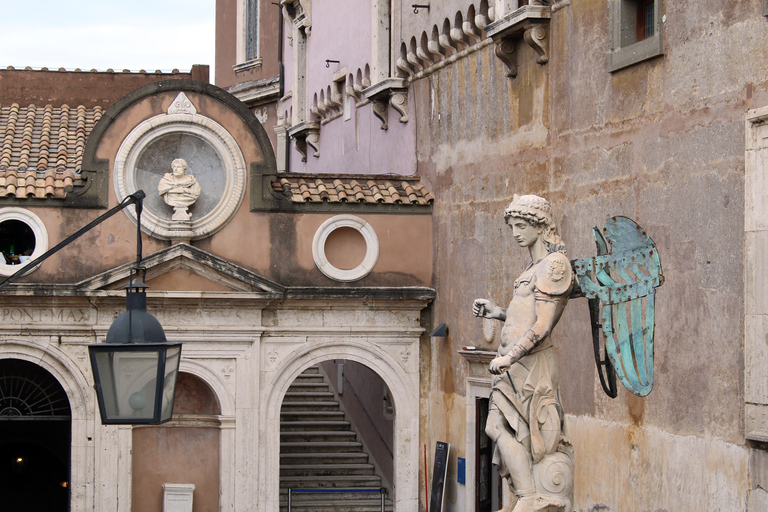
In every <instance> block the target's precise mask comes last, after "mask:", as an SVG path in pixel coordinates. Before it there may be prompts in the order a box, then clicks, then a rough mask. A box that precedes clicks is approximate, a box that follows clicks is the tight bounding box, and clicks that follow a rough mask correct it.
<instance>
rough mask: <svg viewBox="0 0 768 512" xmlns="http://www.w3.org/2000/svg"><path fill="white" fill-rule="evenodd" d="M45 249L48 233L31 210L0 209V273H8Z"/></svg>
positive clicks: (12, 272)
mask: <svg viewBox="0 0 768 512" xmlns="http://www.w3.org/2000/svg"><path fill="white" fill-rule="evenodd" d="M47 250H48V234H47V233H46V231H45V226H43V223H42V221H41V220H40V219H39V218H38V216H37V215H35V214H34V213H32V212H30V211H27V210H24V209H22V208H2V209H0V275H4V276H10V275H12V274H15V273H16V272H18V271H19V270H20V269H21V268H22V267H24V266H25V265H27V264H28V263H29V261H30V260H33V259H35V258H37V257H38V256H41V255H42V254H43V253H44V252H45V251H47Z"/></svg>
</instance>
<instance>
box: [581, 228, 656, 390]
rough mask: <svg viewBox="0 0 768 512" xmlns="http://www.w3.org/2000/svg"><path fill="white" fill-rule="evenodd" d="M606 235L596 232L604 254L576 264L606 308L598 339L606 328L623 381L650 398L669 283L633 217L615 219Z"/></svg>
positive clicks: (588, 292) (590, 294)
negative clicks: (661, 299)
mask: <svg viewBox="0 0 768 512" xmlns="http://www.w3.org/2000/svg"><path fill="white" fill-rule="evenodd" d="M603 233H604V236H605V238H604V239H603V236H601V235H600V233H599V232H598V231H597V228H595V240H596V242H597V249H598V250H597V252H598V256H596V257H594V258H582V259H578V260H574V261H572V262H571V264H572V265H573V269H574V272H575V274H576V277H577V279H578V282H579V287H580V288H581V291H582V293H583V294H584V296H586V297H587V298H588V299H590V302H591V303H592V302H593V301H594V300H598V301H599V302H600V304H601V305H602V315H601V317H600V318H601V322H602V323H601V324H597V323H596V322H595V321H594V319H593V325H592V328H593V331H595V332H593V334H594V335H595V338H597V337H599V333H598V332H596V330H598V329H600V328H602V331H603V336H604V337H605V351H606V353H607V354H608V357H609V359H610V363H611V366H613V368H614V369H615V371H616V374H617V375H618V377H619V380H620V381H621V383H622V384H623V385H624V387H626V388H627V389H628V390H629V391H631V392H632V393H634V394H636V395H638V396H646V395H647V394H648V393H650V392H651V389H652V388H653V337H654V325H655V292H654V289H655V288H656V287H658V286H661V285H662V284H663V282H664V276H663V274H662V270H661V261H660V259H659V253H658V251H657V250H656V244H654V243H653V240H651V238H650V237H649V236H648V235H647V233H646V232H645V230H644V229H643V228H641V227H640V226H638V225H637V223H635V222H634V221H633V220H631V219H629V218H627V217H613V218H611V219H609V220H608V222H606V224H605V227H604V228H603ZM606 241H607V243H609V244H610V252H608V247H607V244H606ZM595 350H596V352H595V355H596V360H597V358H598V349H597V348H596V349H595ZM605 363H606V362H603V363H602V364H605ZM600 364H601V362H600V361H598V366H600ZM606 366H607V365H606ZM600 378H601V381H602V382H603V388H604V389H605V390H606V393H608V394H609V395H611V396H616V394H615V390H613V393H611V392H609V389H608V388H606V383H605V379H604V377H603V374H602V373H601V375H600Z"/></svg>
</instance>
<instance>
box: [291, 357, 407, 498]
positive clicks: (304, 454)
mask: <svg viewBox="0 0 768 512" xmlns="http://www.w3.org/2000/svg"><path fill="white" fill-rule="evenodd" d="M394 420H395V411H394V404H393V401H392V396H391V392H390V391H389V388H388V387H387V385H386V383H385V382H384V380H383V379H382V378H381V377H380V376H379V375H378V374H377V373H376V372H375V371H373V370H372V369H370V368H369V367H368V366H366V365H364V364H362V363H359V362H356V361H352V360H348V359H330V360H326V361H323V362H320V363H318V364H315V365H312V366H310V367H308V368H306V369H305V370H304V371H303V372H302V373H301V374H299V375H298V376H297V377H296V378H295V379H294V381H293V383H292V384H291V386H290V387H289V388H288V391H287V392H286V394H285V396H284V398H283V403H282V407H281V414H280V488H281V495H282V498H281V505H282V508H281V509H285V508H286V506H287V500H288V496H287V494H288V490H289V489H291V494H292V497H291V499H292V506H293V509H295V510H310V509H311V510H316V511H317V510H323V511H324V510H329V511H332V510H335V509H336V507H337V506H338V505H339V504H342V503H343V504H344V506H345V507H346V508H345V510H350V511H355V510H371V509H373V508H375V509H376V510H380V508H379V507H380V504H381V500H382V498H384V501H385V504H386V508H385V509H386V510H391V507H392V500H391V498H392V497H391V496H390V494H391V493H392V491H393V487H392V482H393V481H394V423H395V421H394ZM382 488H383V489H385V490H386V491H385V492H384V496H382V495H381V493H379V492H377V490H378V489H382Z"/></svg>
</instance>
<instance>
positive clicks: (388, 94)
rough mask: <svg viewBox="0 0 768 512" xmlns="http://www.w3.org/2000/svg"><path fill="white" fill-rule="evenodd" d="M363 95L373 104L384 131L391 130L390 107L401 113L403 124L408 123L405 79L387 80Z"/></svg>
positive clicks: (374, 111) (376, 84) (369, 88)
mask: <svg viewBox="0 0 768 512" xmlns="http://www.w3.org/2000/svg"><path fill="white" fill-rule="evenodd" d="M363 94H364V95H365V97H366V98H367V99H368V100H370V101H371V102H372V103H373V113H374V114H375V115H376V117H378V118H379V119H380V120H381V129H382V130H386V129H388V128H389V108H388V105H392V108H394V109H395V110H397V111H398V112H399V113H400V119H399V121H400V122H401V123H407V122H408V84H407V82H406V80H405V79H404V78H387V79H385V80H382V81H381V82H377V83H375V84H373V85H372V86H370V87H368V88H367V89H365V90H363Z"/></svg>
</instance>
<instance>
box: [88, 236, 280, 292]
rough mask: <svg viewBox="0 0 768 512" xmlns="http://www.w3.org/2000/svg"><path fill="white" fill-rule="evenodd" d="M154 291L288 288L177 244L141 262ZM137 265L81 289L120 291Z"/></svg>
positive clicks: (118, 269)
mask: <svg viewBox="0 0 768 512" xmlns="http://www.w3.org/2000/svg"><path fill="white" fill-rule="evenodd" d="M141 265H142V267H144V268H146V269H147V277H146V281H145V282H146V283H147V285H149V286H150V287H151V290H152V291H201V292H210V291H213V292H225V293H226V292H250V293H264V294H268V295H283V294H284V292H285V288H284V287H283V286H281V285H279V284H277V283H275V282H273V281H270V280H269V279H266V278H265V277H262V276H260V275H258V274H255V273H253V272H251V271H250V270H247V269H245V268H243V267H241V266H239V265H236V264H234V263H231V262H229V261H227V260H225V259H222V258H220V257H218V256H215V255H213V254H211V253H209V252H206V251H204V250H202V249H198V248H196V247H192V246H191V245H189V244H185V243H179V244H174V245H172V246H170V247H168V248H166V249H162V250H160V251H158V252H156V253H154V254H150V255H149V256H146V257H145V258H143V259H142V262H141ZM134 266H135V262H131V263H126V264H124V265H120V266H119V267H116V268H113V269H111V270H108V271H106V272H102V273H101V274H98V275H96V276H93V277H91V278H89V279H86V280H84V281H81V282H80V283H78V284H77V289H78V290H83V291H85V290H121V289H123V288H124V287H125V285H126V284H128V276H129V273H130V270H131V268H133V267H134Z"/></svg>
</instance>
